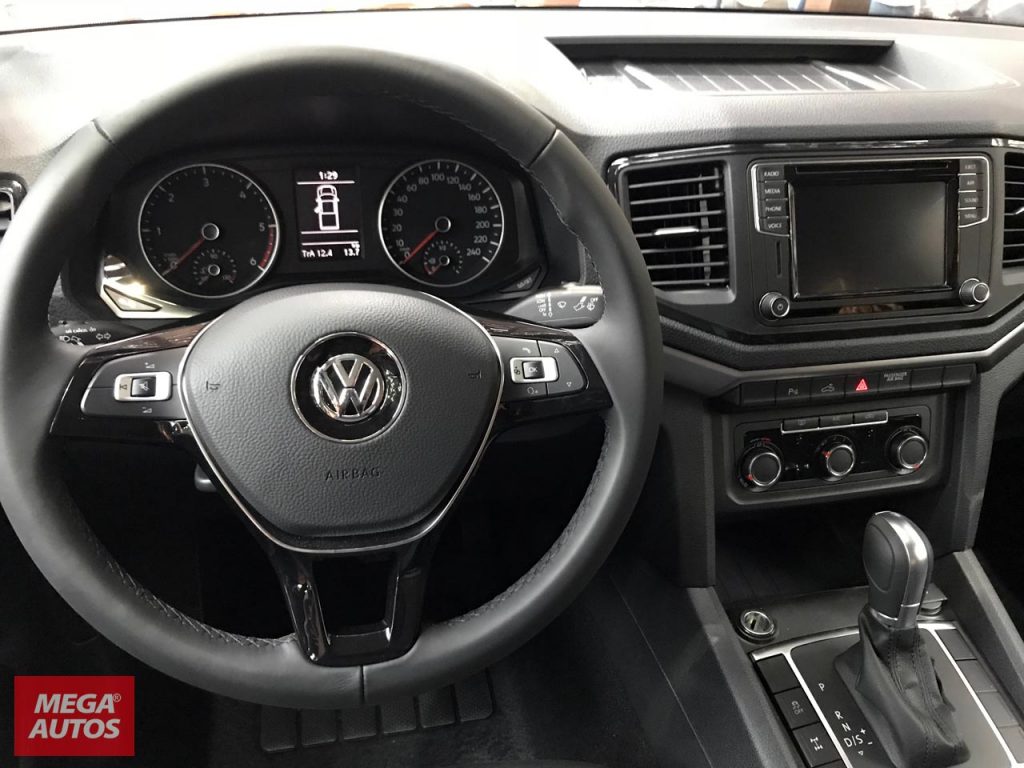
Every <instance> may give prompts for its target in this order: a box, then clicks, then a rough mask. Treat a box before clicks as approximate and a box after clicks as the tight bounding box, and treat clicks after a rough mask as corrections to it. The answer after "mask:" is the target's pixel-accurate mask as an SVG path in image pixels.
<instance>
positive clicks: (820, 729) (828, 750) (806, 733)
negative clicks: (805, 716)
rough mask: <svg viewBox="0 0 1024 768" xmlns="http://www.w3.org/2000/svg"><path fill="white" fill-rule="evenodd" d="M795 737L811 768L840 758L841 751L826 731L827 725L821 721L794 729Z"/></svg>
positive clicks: (816, 767)
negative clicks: (838, 750)
mask: <svg viewBox="0 0 1024 768" xmlns="http://www.w3.org/2000/svg"><path fill="white" fill-rule="evenodd" d="M793 738H794V739H796V745H797V747H798V748H799V749H800V754H802V755H803V756H804V760H805V761H807V765H809V766H810V767H811V768H818V766H820V765H825V763H829V762H832V761H833V760H838V759H839V752H837V751H836V746H835V744H833V743H832V739H830V738H829V737H828V733H826V732H825V726H823V725H822V724H821V723H815V724H814V725H808V726H804V727H803V728H798V729H797V730H795V731H793Z"/></svg>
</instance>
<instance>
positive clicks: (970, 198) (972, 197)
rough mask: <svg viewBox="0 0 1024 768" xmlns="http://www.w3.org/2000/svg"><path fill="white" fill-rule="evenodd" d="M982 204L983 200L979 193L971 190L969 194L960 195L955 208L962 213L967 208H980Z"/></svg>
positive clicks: (962, 193)
mask: <svg viewBox="0 0 1024 768" xmlns="http://www.w3.org/2000/svg"><path fill="white" fill-rule="evenodd" d="M984 204H985V198H984V197H982V195H981V192H979V191H978V190H976V189H972V190H970V191H969V192H961V193H960V199H959V201H958V204H957V207H959V208H960V210H961V211H962V210H964V209H968V208H981V207H982V206H984Z"/></svg>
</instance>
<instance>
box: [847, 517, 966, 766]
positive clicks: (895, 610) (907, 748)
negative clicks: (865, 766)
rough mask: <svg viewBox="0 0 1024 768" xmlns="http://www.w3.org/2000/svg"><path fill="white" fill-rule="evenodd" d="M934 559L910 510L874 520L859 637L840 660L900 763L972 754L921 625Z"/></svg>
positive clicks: (868, 534) (943, 762) (944, 762)
mask: <svg viewBox="0 0 1024 768" xmlns="http://www.w3.org/2000/svg"><path fill="white" fill-rule="evenodd" d="M933 560H934V556H933V554H932V547H931V544H930V543H929V542H928V539H927V537H926V536H925V535H924V533H923V532H922V531H921V529H920V528H918V527H917V526H916V525H914V523H912V522H911V521H910V520H908V519H907V518H905V517H903V515H899V514H896V513H895V512H879V513H878V514H877V515H875V516H874V517H872V518H871V520H869V521H868V525H867V529H866V530H865V531H864V570H865V571H866V572H867V577H868V604H867V606H865V608H864V610H863V611H861V614H860V620H859V621H858V623H857V626H858V629H859V630H860V641H859V642H858V643H857V644H856V645H854V646H853V647H852V648H850V649H849V650H848V651H845V652H844V653H843V654H842V655H840V656H839V657H838V658H837V659H836V662H835V666H836V670H837V671H838V672H839V676H840V677H841V678H842V679H843V682H844V683H846V686H847V687H848V688H849V689H850V692H851V693H852V694H853V697H854V699H855V700H856V702H857V704H858V705H859V706H860V708H861V709H862V710H863V712H864V716H865V717H867V719H868V721H869V722H870V723H871V725H872V726H873V727H874V729H875V731H876V733H877V734H878V737H879V741H880V742H881V743H882V746H883V747H884V748H885V751H886V754H887V755H888V756H889V759H890V760H892V762H893V763H894V764H895V765H896V766H897V768H948V766H953V765H958V764H960V763H962V762H964V761H965V760H967V758H968V757H969V756H970V754H969V752H968V750H967V745H966V744H965V743H964V740H963V739H962V738H961V737H960V734H959V733H958V732H957V729H956V724H955V723H954V722H953V709H952V707H951V706H950V703H949V701H947V700H946V697H945V695H943V693H942V686H941V685H940V683H939V680H938V677H937V676H936V674H935V665H934V663H933V662H932V659H931V657H930V656H929V655H928V650H927V648H926V647H925V643H924V638H923V637H922V633H921V630H920V629H918V627H917V616H918V612H919V611H920V609H921V601H922V599H923V598H924V592H925V590H926V589H927V588H928V582H929V581H930V579H931V575H932V563H933Z"/></svg>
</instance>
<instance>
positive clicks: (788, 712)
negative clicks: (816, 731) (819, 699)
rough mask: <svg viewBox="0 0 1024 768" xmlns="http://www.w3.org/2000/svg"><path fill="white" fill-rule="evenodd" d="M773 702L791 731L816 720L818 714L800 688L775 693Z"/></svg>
mask: <svg viewBox="0 0 1024 768" xmlns="http://www.w3.org/2000/svg"><path fill="white" fill-rule="evenodd" d="M775 704H776V705H777V706H778V708H779V711H780V712H781V713H782V719H783V720H785V721H786V725H788V726H789V730H791V731H795V730H796V729H797V728H802V727H803V726H805V725H811V724H812V723H816V722H818V715H817V714H816V713H815V712H814V707H812V706H811V702H810V701H809V700H808V698H807V694H806V693H804V692H803V689H802V688H794V689H793V690H791V691H783V692H782V693H777V694H775Z"/></svg>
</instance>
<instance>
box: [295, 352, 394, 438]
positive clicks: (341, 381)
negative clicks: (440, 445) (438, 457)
mask: <svg viewBox="0 0 1024 768" xmlns="http://www.w3.org/2000/svg"><path fill="white" fill-rule="evenodd" d="M404 381H405V377H404V376H403V375H402V366H401V363H400V362H399V361H398V358H397V357H395V355H394V354H393V353H392V352H391V350H390V349H388V348H387V347H386V346H384V344H383V343H382V342H380V341H377V340H376V339H374V338H371V337H369V336H364V335H362V334H357V333H339V334H334V335H331V336H328V337H326V338H323V339H320V340H319V341H317V342H316V343H314V344H313V345H312V346H311V347H310V348H309V349H307V350H306V351H305V352H304V353H303V354H302V356H301V357H300V358H299V362H298V363H297V364H296V366H295V369H294V371H293V372H292V402H293V404H294V406H295V410H296V412H297V413H298V414H299V418H300V419H301V420H302V422H303V423H304V424H305V425H306V426H307V427H309V428H310V429H311V430H312V431H313V432H315V433H317V434H318V435H321V436H323V437H326V438H328V439H330V440H338V441H341V442H352V441H359V440H366V439H368V438H370V437H373V436H374V435H376V434H378V433H379V432H382V431H384V430H385V429H387V428H388V426H390V424H391V422H392V421H394V419H395V417H396V416H397V415H398V412H399V411H400V410H401V407H402V403H403V400H404V398H403V392H404Z"/></svg>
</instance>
